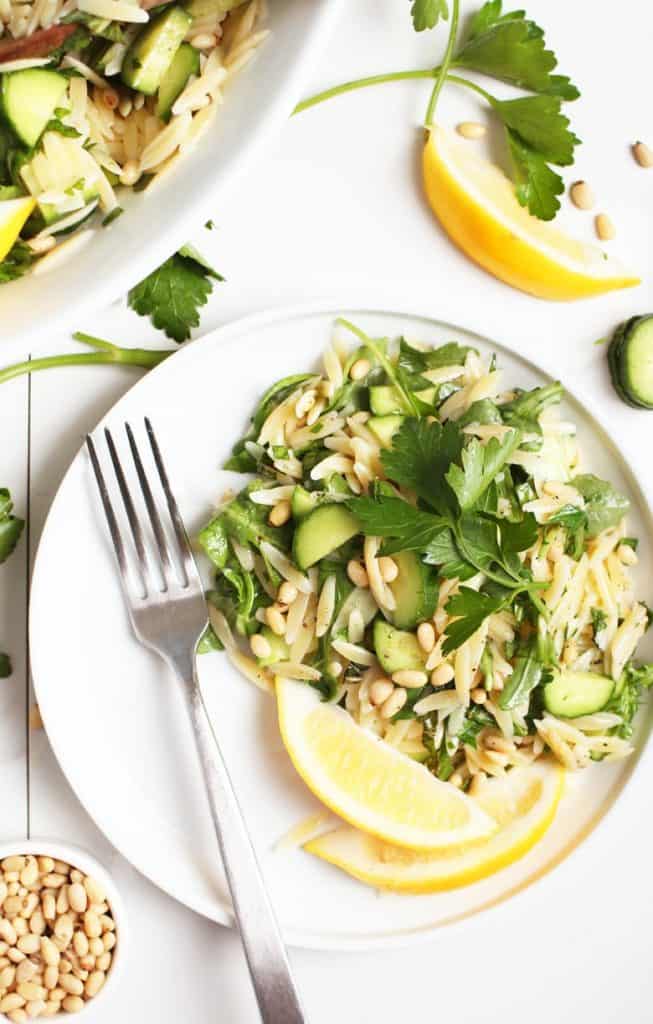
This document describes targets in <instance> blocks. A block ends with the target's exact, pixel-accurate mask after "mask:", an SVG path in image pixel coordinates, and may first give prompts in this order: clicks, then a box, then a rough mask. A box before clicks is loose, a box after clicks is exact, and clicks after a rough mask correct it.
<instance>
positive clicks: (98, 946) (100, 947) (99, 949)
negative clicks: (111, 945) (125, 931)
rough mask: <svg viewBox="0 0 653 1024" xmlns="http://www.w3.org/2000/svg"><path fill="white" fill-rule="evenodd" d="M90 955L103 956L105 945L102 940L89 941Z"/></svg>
mask: <svg viewBox="0 0 653 1024" xmlns="http://www.w3.org/2000/svg"><path fill="white" fill-rule="evenodd" d="M88 949H89V953H92V955H93V956H101V955H102V953H104V943H103V941H102V939H99V938H98V939H89V941H88Z"/></svg>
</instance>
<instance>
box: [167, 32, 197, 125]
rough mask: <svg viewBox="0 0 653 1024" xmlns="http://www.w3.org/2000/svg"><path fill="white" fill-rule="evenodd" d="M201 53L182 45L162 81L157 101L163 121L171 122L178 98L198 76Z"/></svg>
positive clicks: (191, 47)
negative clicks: (191, 77)
mask: <svg viewBox="0 0 653 1024" xmlns="http://www.w3.org/2000/svg"><path fill="white" fill-rule="evenodd" d="M199 70H200V53H199V50H196V49H195V47H194V46H191V45H190V43H182V44H181V46H180V47H179V49H178V50H177V52H176V54H175V55H174V57H173V58H172V64H171V65H170V67H169V68H168V70H167V71H166V73H165V75H164V76H163V78H162V79H161V85H160V86H159V94H158V96H157V101H156V113H157V116H158V117H160V118H161V120H162V121H169V120H170V112H171V110H172V106H173V104H174V102H175V100H176V99H177V97H178V96H179V95H180V93H182V92H183V91H184V89H185V88H186V83H187V82H188V79H189V78H190V76H191V75H198V74H199Z"/></svg>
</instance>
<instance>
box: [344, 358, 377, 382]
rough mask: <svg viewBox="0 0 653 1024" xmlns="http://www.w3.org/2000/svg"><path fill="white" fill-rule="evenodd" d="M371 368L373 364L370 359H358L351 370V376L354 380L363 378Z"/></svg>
mask: <svg viewBox="0 0 653 1024" xmlns="http://www.w3.org/2000/svg"><path fill="white" fill-rule="evenodd" d="M371 369H372V364H371V363H370V361H369V359H357V360H356V362H355V363H353V365H352V367H351V369H350V371H349V376H350V377H351V379H352V380H362V379H363V377H367V375H368V373H369V372H370V370H371Z"/></svg>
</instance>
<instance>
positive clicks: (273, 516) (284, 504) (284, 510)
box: [268, 498, 291, 526]
mask: <svg viewBox="0 0 653 1024" xmlns="http://www.w3.org/2000/svg"><path fill="white" fill-rule="evenodd" d="M290 511H291V510H290V502H289V501H288V500H287V499H286V498H284V499H283V500H282V501H279V502H277V504H276V505H275V506H274V508H273V509H272V511H271V512H270V515H269V516H268V522H269V524H270V526H283V525H284V523H287V522H288V520H289V519H290Z"/></svg>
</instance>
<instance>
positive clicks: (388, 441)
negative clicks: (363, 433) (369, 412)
mask: <svg viewBox="0 0 653 1024" xmlns="http://www.w3.org/2000/svg"><path fill="white" fill-rule="evenodd" d="M403 422H404V417H403V416H399V415H398V414H394V415H392V416H370V418H369V420H368V421H367V426H368V427H369V428H370V430H371V431H372V433H373V434H374V435H375V437H376V438H377V439H378V441H379V442H380V444H382V445H383V447H384V448H392V438H393V437H394V435H395V434H396V433H397V431H398V430H399V427H400V426H401V424H402V423H403Z"/></svg>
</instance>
